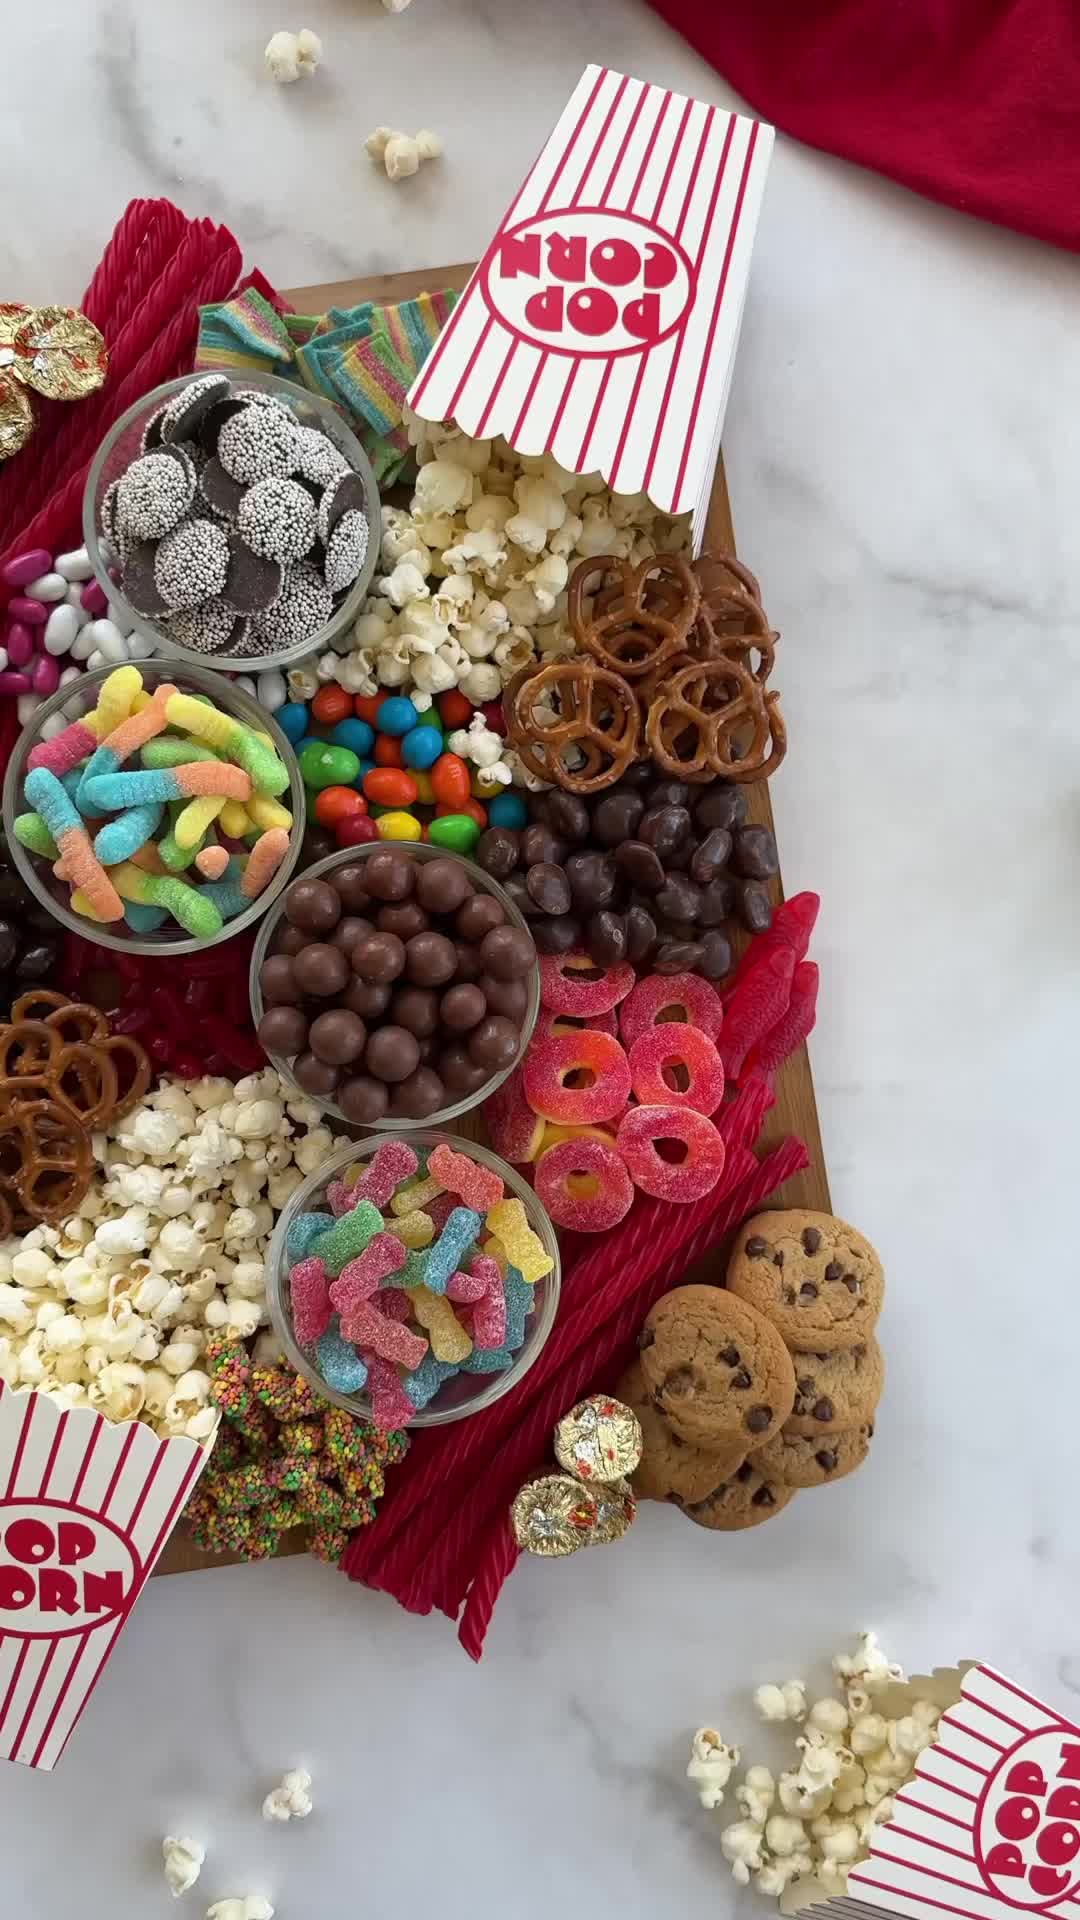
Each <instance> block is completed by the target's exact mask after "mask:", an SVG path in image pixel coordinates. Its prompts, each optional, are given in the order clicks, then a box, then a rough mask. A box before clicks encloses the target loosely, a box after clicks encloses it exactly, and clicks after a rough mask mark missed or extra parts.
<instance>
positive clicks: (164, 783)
mask: <svg viewBox="0 0 1080 1920" xmlns="http://www.w3.org/2000/svg"><path fill="white" fill-rule="evenodd" d="M250 792H251V780H250V777H249V775H248V774H246V773H245V772H244V770H243V768H242V767H234V766H230V765H229V763H228V762H227V761H225V760H193V761H190V762H189V764H188V765H187V766H184V767H159V768H150V767H148V768H146V769H145V770H144V771H143V772H142V773H102V774H97V775H95V777H94V778H93V779H89V780H87V779H84V780H83V782H82V785H81V787H80V798H81V799H82V800H83V801H84V802H85V804H86V806H87V807H88V808H89V810H90V811H91V812H93V813H116V812H118V811H119V810H120V808H121V807H134V806H137V805H138V804H139V802H140V801H143V800H187V799H191V798H194V797H195V796H196V795H203V794H215V795H219V796H220V797H221V798H222V799H223V800H246V799H247V797H248V795H249V793H250Z"/></svg>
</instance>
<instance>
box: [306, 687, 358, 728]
mask: <svg viewBox="0 0 1080 1920" xmlns="http://www.w3.org/2000/svg"><path fill="white" fill-rule="evenodd" d="M311 711H312V713H313V714H314V716H315V718H316V720H317V721H318V723H319V725H320V727H333V726H335V725H336V724H337V722H338V721H339V720H344V719H346V718H347V717H348V716H349V715H351V713H352V711H353V696H352V694H351V693H346V691H345V689H344V687H339V686H336V685H334V684H333V683H330V684H329V685H327V686H325V687H320V688H319V691H318V693H317V694H316V695H315V698H314V700H313V701H312V703H311Z"/></svg>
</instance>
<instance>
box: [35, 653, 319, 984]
mask: <svg viewBox="0 0 1080 1920" xmlns="http://www.w3.org/2000/svg"><path fill="white" fill-rule="evenodd" d="M132 664H133V665H135V666H137V667H138V669H139V672H140V673H141V675H142V680H143V686H144V687H145V688H146V690H147V691H148V692H151V693H152V692H153V690H154V688H155V687H160V686H162V685H163V684H164V683H165V682H166V681H168V682H170V683H171V684H172V685H173V686H175V687H178V688H179V690H180V692H181V693H191V694H198V695H202V696H205V697H206V698H207V699H208V700H211V701H212V702H213V704H214V706H215V707H217V708H219V709H220V710H221V711H222V712H223V713H228V714H231V715H232V716H233V718H234V719H236V720H241V721H242V722H243V724H244V725H245V726H246V727H251V728H253V729H257V730H258V731H259V732H261V733H265V734H268V735H269V737H270V739H271V740H272V741H273V744H274V752H275V753H276V754H277V755H278V758H279V759H281V760H283V761H284V763H285V765H286V767H287V768H288V770H289V789H288V792H287V793H283V794H282V795H281V796H280V798H281V802H282V805H284V806H288V808H289V811H290V812H291V814H292V817H293V824H292V833H291V835H290V841H289V851H288V853H287V854H286V855H285V858H284V860H283V861H282V863H281V865H280V867H279V868H278V870H277V872H276V873H275V875H274V877H273V879H272V880H271V881H270V883H269V885H268V886H266V887H264V888H263V891H262V892H261V893H260V894H259V895H258V897H257V899H255V900H253V901H252V902H251V905H250V907H247V908H246V909H245V911H244V912H243V913H238V914H237V915H236V918H235V919H234V920H226V922H225V924H224V926H223V927H222V929H221V932H220V933H216V934H214V935H213V937H212V938H211V939H209V940H199V939H196V938H194V937H193V936H192V935H191V934H189V933H185V932H184V931H183V929H182V928H180V927H177V926H175V923H174V924H173V931H172V932H169V931H167V930H166V929H165V928H162V930H161V932H160V933H138V934H137V933H133V932H132V931H131V929H130V928H129V927H128V926H127V923H126V922H125V921H123V920H115V921H111V922H108V923H105V922H101V921H97V920H87V919H84V918H83V916H82V914H79V913H74V912H73V911H72V909H71V906H70V904H69V901H70V889H69V888H68V887H67V885H66V883H65V882H64V881H62V880H57V879H56V878H55V876H54V874H53V871H52V865H51V862H50V861H48V860H42V859H38V858H36V857H35V856H34V855H33V854H32V853H29V852H28V851H27V849H26V848H25V847H24V846H23V845H22V844H21V842H20V841H18V840H17V839H16V837H15V817H16V815H17V814H20V813H25V812H26V811H27V807H26V803H25V801H24V799H23V781H24V779H25V777H26V773H27V766H26V761H27V757H28V755H29V753H30V749H31V748H32V747H35V746H36V745H37V743H38V741H39V740H40V739H41V738H42V728H43V726H44V725H45V723H46V721H48V720H50V719H51V718H52V716H53V715H54V714H57V713H62V714H63V716H64V718H65V719H66V720H68V721H73V720H78V719H80V718H81V716H82V715H83V714H84V713H89V712H91V711H92V709H93V708H94V707H95V706H96V705H97V698H98V689H99V688H100V686H101V684H102V682H103V681H104V680H107V679H108V677H109V675H110V674H111V673H115V672H116V668H115V667H95V668H93V669H92V671H89V672H86V673H83V674H80V676H79V678H78V680H75V681H71V682H69V684H68V685H67V686H66V687H60V688H59V689H58V690H57V692H56V693H54V694H53V695H52V697H51V699H48V700H44V701H42V704H41V706H40V707H38V708H37V710H36V712H35V714H34V716H33V718H32V720H30V722H29V723H28V725H27V726H25V727H24V728H23V730H22V732H21V733H20V735H19V737H18V739H17V740H16V742H15V745H14V747H13V748H12V752H11V758H10V760H9V761H8V766H7V773H6V774H5V776H4V797H3V818H4V833H5V836H6V838H7V842H8V846H9V848H10V851H11V857H12V859H13V860H14V862H15V865H16V867H17V868H18V870H19V873H20V874H21V875H22V877H23V879H24V880H25V882H26V884H27V886H28V887H29V888H30V891H31V892H32V894H33V895H34V898H35V899H36V900H40V902H41V904H42V906H43V907H47V908H48V910H49V912H50V913H51V914H52V916H53V918H54V919H56V920H58V921H59V922H60V924H61V926H64V927H66V928H67V929H68V931H69V933H78V934H81V936H82V938H83V939H84V940H91V941H93V943H94V945H95V946H99V947H110V948H112V949H113V951H114V952H117V953H150V954H154V953H157V954H181V953H200V952H202V951H204V949H206V948H207V947H217V946H220V945H221V944H222V942H223V941H225V940H231V939H232V938H233V935H234V934H237V933H243V932H245V930H246V929H247V928H249V927H253V926H254V924H255V922H256V920H259V919H261V918H262V916H263V914H264V913H265V912H266V910H267V908H268V907H270V906H272V905H273V903H274V901H275V900H276V899H277V896H278V894H279V893H280V892H281V890H282V888H283V887H284V886H287V885H288V882H289V881H290V880H291V878H292V873H293V868H294V867H295V866H296V862H297V860H298V859H299V857H300V847H301V842H302V841H303V837H304V815H305V806H304V783H303V780H302V779H301V777H300V769H299V767H298V765H297V762H296V755H295V753H294V752H293V749H292V743H291V741H289V740H287V739H286V737H285V735H284V733H283V732H282V731H281V728H280V727H279V726H278V724H277V721H276V720H275V719H274V717H273V714H270V713H267V711H266V708H265V707H261V706H260V705H259V703H258V701H257V700H252V699H251V697H250V695H249V694H246V693H245V692H244V691H243V689H242V688H240V687H236V686H234V685H233V683H232V681H231V680H226V679H224V678H223V677H222V676H221V675H220V674H215V673H204V672H202V671H201V670H200V669H199V668H197V667H181V666H174V665H173V664H172V663H171V662H170V661H168V660H138V661H135V662H133V663H132Z"/></svg>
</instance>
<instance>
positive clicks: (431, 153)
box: [365, 127, 443, 181]
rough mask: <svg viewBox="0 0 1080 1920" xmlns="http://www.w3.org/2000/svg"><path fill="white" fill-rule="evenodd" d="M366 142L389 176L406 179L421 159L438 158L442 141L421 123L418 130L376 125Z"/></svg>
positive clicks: (418, 167) (374, 158)
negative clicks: (415, 131) (421, 125)
mask: <svg viewBox="0 0 1080 1920" xmlns="http://www.w3.org/2000/svg"><path fill="white" fill-rule="evenodd" d="M365 145H366V147H367V150H368V152H369V154H370V155H371V158H372V159H373V160H381V161H382V164H383V166H384V167H385V169H386V176H387V179H389V180H394V181H398V180H408V179H410V178H411V176H412V175H413V174H414V173H419V171H420V164H421V161H423V160H438V159H439V157H440V155H441V153H442V150H443V145H442V141H441V140H440V139H439V136H438V134H437V133H432V131H431V129H430V127H421V129H420V131H419V133H418V134H416V135H413V134H410V133H400V132H399V131H398V130H397V129H396V128H395V127H376V128H375V131H374V133H369V134H368V137H367V140H366V141H365Z"/></svg>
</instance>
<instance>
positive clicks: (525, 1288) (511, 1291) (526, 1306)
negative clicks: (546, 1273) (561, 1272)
mask: <svg viewBox="0 0 1080 1920" xmlns="http://www.w3.org/2000/svg"><path fill="white" fill-rule="evenodd" d="M534 1238H535V1236H534ZM544 1257H545V1259H546V1258H547V1256H546V1254H545V1256H544ZM549 1264H550V1263H549ZM534 1284H535V1283H534V1282H533V1281H532V1280H530V1279H529V1276H528V1274H527V1273H522V1272H521V1271H520V1269H519V1268H518V1267H517V1266H514V1265H509V1266H508V1267H507V1269H506V1272H505V1274H504V1275H503V1294H504V1296H505V1299H506V1344H507V1346H508V1347H509V1348H510V1351H511V1353H516V1352H517V1350H518V1348H519V1347H520V1345H521V1343H522V1341H523V1340H524V1338H525V1325H526V1322H527V1320H528V1318H529V1315H530V1313H532V1311H533V1309H534V1307H535V1305H536V1301H535V1300H534V1298H533V1286H534Z"/></svg>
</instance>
